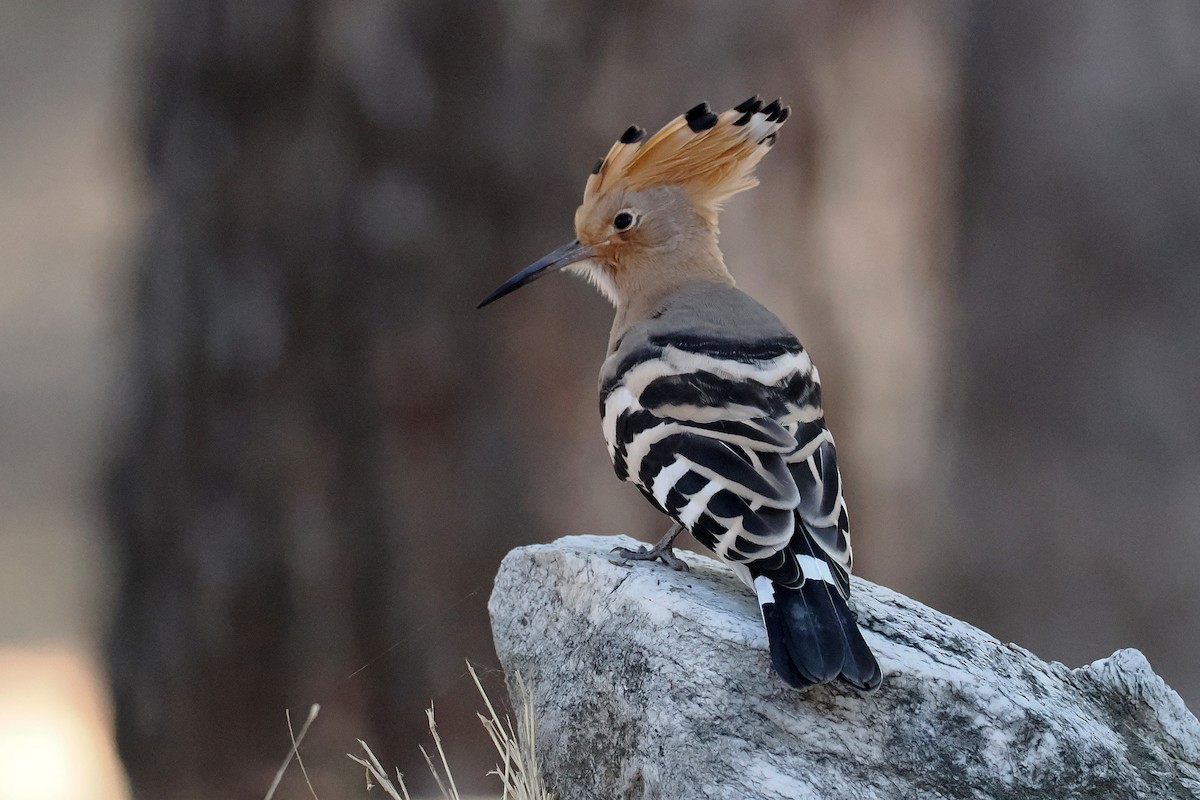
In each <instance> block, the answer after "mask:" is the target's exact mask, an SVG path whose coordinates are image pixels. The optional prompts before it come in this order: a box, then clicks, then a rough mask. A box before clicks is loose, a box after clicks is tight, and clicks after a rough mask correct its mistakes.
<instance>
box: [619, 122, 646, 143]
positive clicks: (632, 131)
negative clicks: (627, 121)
mask: <svg viewBox="0 0 1200 800" xmlns="http://www.w3.org/2000/svg"><path fill="white" fill-rule="evenodd" d="M644 138H646V131H645V129H643V128H639V127H638V126H637V125H630V126H629V127H628V128H626V129H625V132H624V133H622V134H621V144H633V143H634V142H640V141H641V140H642V139H644Z"/></svg>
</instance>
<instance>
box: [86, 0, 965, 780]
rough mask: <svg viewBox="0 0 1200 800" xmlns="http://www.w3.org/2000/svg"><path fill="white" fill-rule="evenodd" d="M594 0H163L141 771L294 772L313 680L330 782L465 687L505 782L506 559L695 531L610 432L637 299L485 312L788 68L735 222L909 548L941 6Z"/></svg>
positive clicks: (940, 183)
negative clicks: (546, 542) (615, 316)
mask: <svg viewBox="0 0 1200 800" xmlns="http://www.w3.org/2000/svg"><path fill="white" fill-rule="evenodd" d="M569 7H570V13H569V14H567V13H565V12H563V11H559V10H557V9H556V8H552V7H550V6H545V7H542V6H541V5H539V4H490V3H476V2H466V1H465V0H463V1H460V2H439V3H420V2H418V3H412V4H404V5H401V4H395V3H390V2H384V0H364V1H363V2H357V3H340V2H321V1H319V0H315V1H314V2H298V1H297V2H289V1H288V0H264V1H263V2H253V3H248V2H235V1H234V0H223V1H222V2H211V1H205V0H170V1H169V2H168V0H162V1H161V2H159V3H156V4H154V16H153V24H152V25H151V26H150V27H149V31H148V41H147V47H146V52H145V54H144V62H143V63H142V65H141V66H142V71H141V76H142V88H141V92H140V96H141V106H142V109H141V124H140V140H139V142H140V144H139V146H140V148H141V151H142V152H143V154H144V161H145V165H146V181H147V185H148V193H149V196H150V204H151V214H150V218H149V220H148V221H147V223H146V226H145V233H144V241H143V244H142V247H141V255H140V258H139V260H138V263H137V265H136V272H135V279H134V292H133V302H132V309H131V324H130V332H129V336H128V349H129V353H130V358H129V364H130V367H129V373H128V375H127V376H126V380H125V381H124V382H123V386H124V388H125V390H126V398H125V400H126V402H125V419H124V420H123V425H122V426H121V427H120V435H119V438H118V439H117V440H116V442H115V452H114V456H113V460H112V464H111V467H110V469H109V480H108V498H109V500H108V508H109V517H110V521H111V528H112V531H113V539H114V542H115V544H116V548H117V551H118V561H119V566H120V582H119V588H118V593H117V599H116V609H115V620H114V624H113V628H112V631H111V635H110V640H109V653H110V663H111V668H112V680H113V685H114V693H115V697H116V711H117V730H118V738H119V744H120V749H121V753H122V756H123V758H124V759H125V763H126V765H127V767H128V769H129V772H130V776H131V779H132V782H133V786H134V788H135V791H136V793H137V794H138V795H139V796H141V797H154V798H173V797H188V796H203V797H232V796H240V797H245V796H257V793H259V792H262V791H263V790H264V789H265V787H266V786H267V785H268V783H269V781H270V777H271V774H272V773H273V771H274V769H275V768H276V767H277V765H278V763H279V762H280V760H281V759H282V758H283V756H284V754H285V753H286V750H287V732H286V727H285V723H284V718H283V710H284V708H291V709H292V710H293V717H296V716H297V715H299V716H300V717H302V716H303V712H304V711H305V710H306V709H307V705H308V703H310V702H313V701H317V702H321V703H322V704H323V707H324V711H323V713H322V717H321V718H320V720H319V721H318V723H317V725H316V727H315V729H314V731H313V733H312V734H310V736H309V738H308V740H307V741H306V745H305V748H306V751H305V752H306V754H307V757H306V764H307V765H308V766H309V770H310V773H313V774H314V778H315V780H316V782H317V786H318V790H319V791H321V790H322V787H329V786H338V787H345V786H346V785H347V783H348V781H350V780H353V779H354V778H355V777H356V773H355V771H354V770H353V769H351V766H350V765H349V764H348V763H347V762H345V760H344V757H343V756H342V755H341V754H342V753H344V752H345V751H346V749H348V748H350V747H351V746H352V743H353V740H354V738H355V737H362V738H365V739H367V740H368V741H369V742H371V744H372V746H373V747H374V748H375V749H376V752H377V753H379V755H380V756H381V758H382V759H383V760H384V762H385V763H399V764H400V765H401V767H402V768H404V769H405V771H406V772H411V771H415V770H416V769H417V767H416V764H417V763H418V762H417V755H416V751H415V749H414V748H413V747H412V746H411V745H410V744H409V742H410V741H411V739H412V738H415V737H417V736H419V735H421V732H422V731H423V730H424V723H423V719H422V717H421V709H422V708H423V707H424V706H425V704H426V703H427V702H428V701H429V699H430V698H431V697H432V698H434V699H435V700H436V702H437V704H438V708H439V719H440V721H441V722H442V725H443V729H444V735H445V736H446V738H447V740H448V741H451V742H454V741H455V740H456V739H462V737H463V736H464V735H465V731H466V728H465V727H464V726H470V728H471V729H472V730H474V731H475V732H474V733H473V734H471V737H472V738H469V739H465V740H463V742H464V743H463V746H462V748H460V749H461V750H462V751H463V752H464V753H465V755H466V761H465V764H466V766H465V767H464V768H463V774H465V775H468V776H472V775H480V776H481V775H482V773H483V772H484V770H485V769H486V768H487V767H489V766H490V764H491V763H492V762H491V758H492V757H491V756H490V755H488V754H487V753H486V744H485V742H484V739H483V737H482V735H480V734H479V732H478V731H477V730H476V726H475V721H474V718H473V714H472V713H471V709H473V707H474V705H475V701H474V699H473V697H472V690H471V689H470V685H469V682H468V681H467V680H466V679H465V677H464V674H463V673H464V669H463V659H464V657H471V658H472V659H474V660H476V661H484V662H491V661H493V660H494V656H493V655H492V652H491V642H490V636H489V634H488V629H487V617H486V612H485V608H484V604H485V601H486V597H487V592H488V589H489V588H490V578H491V576H492V574H493V573H494V571H495V568H496V566H497V564H498V562H499V558H500V556H501V554H502V553H503V552H505V551H506V550H507V549H508V548H510V547H511V546H514V545H516V544H519V543H527V542H530V541H535V540H539V539H547V538H551V537H554V536H557V535H560V534H563V533H574V532H627V533H634V534H638V535H641V536H642V537H643V538H645V539H650V538H653V537H654V536H656V535H658V534H659V533H660V532H661V530H660V529H661V528H662V521H661V520H660V519H658V518H657V517H656V516H655V515H654V513H653V512H652V511H651V510H650V509H649V507H648V505H646V504H645V503H644V501H643V500H642V499H641V498H640V497H639V496H638V495H637V493H636V492H634V491H633V490H631V489H630V488H629V487H627V486H623V485H621V484H619V483H618V482H617V481H616V479H615V478H614V477H613V476H612V474H611V470H610V467H609V464H608V460H607V455H606V453H605V451H604V446H603V441H602V439H601V436H600V433H599V427H598V420H597V416H596V410H595V394H594V392H595V375H596V371H597V369H598V368H599V365H600V361H601V360H602V358H603V349H604V342H605V338H606V337H605V334H606V330H607V326H608V321H609V318H610V317H609V315H610V312H609V310H608V309H607V308H606V307H605V305H604V304H603V302H602V301H601V300H599V299H598V298H596V297H595V296H593V294H592V292H591V290H590V289H588V288H587V287H585V286H583V285H582V284H581V283H579V282H573V281H569V280H566V279H561V280H552V281H546V282H545V283H542V284H539V285H538V286H537V288H536V289H530V290H527V291H526V292H523V293H521V295H519V296H517V297H515V298H513V299H510V300H506V301H505V303H504V304H502V305H500V306H497V307H495V308H489V309H488V310H487V312H486V313H476V312H474V310H473V307H474V304H475V302H476V301H477V300H478V299H479V298H480V297H481V296H482V295H483V294H485V293H486V291H487V290H489V289H490V288H492V287H493V286H494V285H495V284H496V283H498V282H499V281H500V280H502V279H503V278H505V277H507V276H508V275H509V274H511V273H512V272H513V271H515V270H516V269H517V268H519V267H521V266H523V265H524V264H526V263H528V262H530V261H532V260H533V259H534V258H536V257H537V256H539V255H541V254H542V253H543V252H545V251H547V250H549V249H550V248H551V247H553V246H555V245H557V244H559V243H561V242H562V241H565V240H566V239H568V238H569V237H570V236H571V235H572V230H571V219H572V213H573V211H574V208H575V206H576V204H577V202H578V199H579V196H580V193H581V191H582V186H583V179H584V178H585V177H586V174H587V170H588V168H589V167H590V166H591V164H592V162H593V161H594V160H595V158H596V157H597V156H598V155H600V154H602V153H603V152H604V151H605V149H606V148H607V147H608V145H609V144H610V143H611V141H612V139H613V138H614V137H615V136H616V135H618V134H619V133H620V131H621V130H622V129H623V128H624V127H625V126H627V125H628V124H629V123H631V122H639V123H641V124H643V125H645V126H647V127H653V126H657V125H659V124H661V123H663V122H665V121H666V120H667V119H668V118H670V117H671V116H673V115H675V114H677V113H679V112H681V111H682V110H684V109H686V108H688V107H689V106H691V105H693V104H694V103H695V102H697V101H698V100H700V99H704V98H707V99H709V100H711V101H713V102H714V103H717V104H731V103H736V102H738V101H740V100H741V99H743V97H744V96H745V95H747V94H750V93H752V92H754V91H756V90H758V91H763V92H771V93H772V94H774V93H775V92H778V93H780V94H783V95H785V97H786V98H787V99H788V100H789V101H790V102H791V103H792V105H793V108H794V110H795V111H796V113H795V115H794V116H793V118H792V119H793V121H791V122H789V125H788V129H787V136H786V137H784V138H781V143H780V147H779V148H777V150H776V151H775V152H774V153H773V154H772V156H771V158H772V162H771V166H770V167H768V168H766V169H764V171H763V183H764V187H763V189H761V190H759V191H758V192H757V193H755V194H754V195H753V197H752V198H751V197H747V198H745V199H744V200H739V201H738V203H735V204H734V206H733V207H732V208H731V209H730V212H729V214H728V215H727V217H726V230H727V231H728V232H729V236H728V239H727V242H726V244H727V248H726V250H727V253H728V255H729V260H730V263H731V266H732V268H733V270H734V272H735V274H737V275H738V276H739V277H740V278H742V279H743V285H745V286H746V287H747V288H748V289H749V290H750V291H751V292H752V293H755V294H758V295H759V296H762V297H763V298H764V299H766V300H767V301H768V304H769V305H771V306H772V307H773V308H775V309H776V310H777V311H779V313H780V314H781V315H782V316H784V318H785V319H787V320H788V321H789V322H791V323H792V324H793V325H794V327H795V328H796V329H797V331H798V332H799V333H800V335H801V337H802V338H803V339H804V341H805V342H806V343H807V344H808V346H809V348H810V349H811V350H813V351H814V352H815V353H816V354H817V358H818V359H819V363H820V364H821V369H822V375H823V377H824V378H825V382H826V386H827V387H828V389H827V392H828V397H829V399H830V402H831V405H832V408H831V410H830V414H831V418H832V419H833V420H834V424H835V426H836V431H837V432H838V437H839V442H840V443H841V445H842V447H843V449H844V451H845V453H846V459H845V460H846V471H847V474H848V476H849V479H850V481H851V485H852V486H853V487H854V488H853V489H852V493H853V499H855V500H857V501H858V503H859V504H858V505H857V506H856V509H858V510H856V512H855V514H856V517H855V521H856V532H857V533H858V538H857V539H856V543H859V542H868V541H872V540H874V541H883V540H884V539H885V536H886V538H888V539H894V538H895V537H900V538H899V541H903V540H904V539H903V536H904V529H905V525H907V524H911V523H910V522H906V521H905V519H906V518H905V517H904V514H894V513H893V511H892V510H891V509H892V508H894V507H896V506H898V505H900V503H899V499H901V498H902V497H903V495H904V493H905V492H906V491H907V490H908V487H909V486H910V485H911V484H912V483H913V482H919V481H920V479H921V476H922V475H923V470H925V462H926V455H925V451H924V450H923V449H922V448H921V446H920V445H921V443H922V442H923V441H926V440H925V439H923V438H922V435H921V432H922V431H925V430H927V429H929V428H930V427H932V423H933V417H932V414H933V412H932V411H931V410H929V409H930V408H931V407H930V406H928V405H927V404H925V403H924V402H923V400H924V393H926V392H927V391H928V386H929V384H928V383H927V382H923V381H924V377H928V378H929V379H930V380H933V381H934V382H935V383H936V368H935V364H936V357H935V356H931V355H930V354H931V353H936V351H935V350H934V349H933V346H934V343H935V342H936V341H937V340H938V338H939V331H940V322H939V320H940V317H939V314H940V299H939V298H940V286H941V280H942V279H941V277H940V273H939V271H938V270H937V269H932V270H930V269H929V266H928V265H929V264H930V263H931V262H933V263H935V265H936V263H937V262H938V260H939V258H940V250H941V245H940V243H941V242H942V241H943V240H944V238H945V231H944V227H941V226H942V225H944V218H945V217H944V215H943V214H942V213H941V212H942V210H944V207H945V204H946V203H945V196H946V192H945V173H946V170H945V163H946V162H945V159H946V158H947V157H948V155H947V153H948V150H947V148H945V147H944V145H945V144H946V142H945V140H946V138H947V137H946V133H945V131H946V129H947V126H946V124H945V123H946V119H947V109H948V106H949V104H948V100H947V98H948V97H949V96H950V92H949V91H948V87H947V83H946V74H947V69H946V58H945V44H944V41H943V39H942V33H941V29H940V23H939V22H938V19H937V14H938V9H939V8H940V6H936V5H928V6H921V7H917V6H915V5H912V6H897V5H894V4H885V3H854V4H840V3H839V4H833V3H822V4H811V5H803V6H801V5H796V4H792V3H777V4H772V5H770V6H765V7H763V8H762V9H759V13H757V14H755V15H750V14H747V13H746V12H745V10H744V9H741V8H739V7H736V6H735V5H733V4H728V5H726V4H712V5H711V7H708V8H706V9H705V13H703V14H700V13H695V12H694V10H690V9H688V8H685V7H682V6H677V5H674V4H669V3H630V4H621V5H619V7H618V8H617V9H616V10H617V11H619V12H620V13H614V8H613V6H612V4H609V3H600V2H598V1H595V2H593V1H590V0H589V1H587V2H585V1H584V0H579V1H578V2H575V3H572V4H570V5H569ZM664 31H670V32H671V33H670V35H669V36H665V35H664V34H663V32H664ZM881 76H886V81H885V86H886V89H884V90H880V89H876V90H874V91H869V89H870V87H872V86H875V84H876V83H877V82H878V80H879V79H880V77H881ZM914 109H916V110H918V111H919V113H913V110H914ZM846 130H850V131H851V132H852V135H851V136H849V137H843V133H844V132H845V131H846ZM864 157H867V160H866V161H862V160H861V159H862V158H864ZM864 165H869V169H868V168H866V167H865V166H864ZM880 175H882V176H883V178H882V179H878V177H877V176H880ZM881 197H882V198H886V200H887V202H881ZM896 198H912V199H913V202H912V203H911V205H908V204H904V203H901V204H900V207H899V208H895V207H893V206H892V204H891V203H892V201H893V200H895V199H896ZM739 204H740V205H739ZM846 218H851V219H853V220H854V221H855V223H856V224H855V225H852V226H850V227H846V225H845V224H844V219H846ZM914 226H915V228H914ZM880 275H883V276H885V277H884V279H883V280H879V276H880ZM864 285H866V286H867V287H868V289H867V294H868V299H867V300H866V301H865V305H866V308H867V310H868V313H866V314H864V313H863V310H862V307H863V304H864V301H863V300H862V292H861V291H860V290H861V288H862V286H864ZM856 287H858V288H856ZM889 287H890V288H889ZM913 287H915V288H913ZM872 326H874V329H877V330H880V331H881V334H882V335H877V336H876V337H867V336H866V335H865V334H866V332H867V331H868V330H870V329H872ZM860 345H861V347H860ZM864 347H865V348H867V349H866V350H863V349H862V348H864ZM881 364H882V365H883V366H884V367H885V368H886V370H887V371H886V372H885V373H884V374H883V375H882V376H881V375H879V374H878V373H877V369H878V368H879V367H880V365H881ZM908 367H911V370H910V369H908ZM887 375H893V376H895V377H896V380H894V381H892V380H890V379H888V378H887V377H886V376H887ZM897 403H898V405H897ZM881 415H882V416H881ZM882 422H886V424H881V423H882ZM876 434H878V436H880V437H882V438H881V439H880V440H876V439H875V438H871V439H870V440H868V439H867V438H866V436H868V435H871V436H872V437H874V436H875V435H876ZM868 453H870V454H871V456H870V457H868V456H867V454H868ZM889 464H890V465H893V467H894V465H896V464H902V465H904V466H905V467H907V469H905V470H897V469H894V468H892V467H888V466H887V465H889ZM905 508H906V509H909V508H911V505H906V506H905ZM884 520H886V521H887V522H888V528H887V529H886V530H883V531H882V533H881V534H879V535H876V533H875V532H874V531H875V530H877V529H878V528H880V527H881V525H875V524H873V521H879V522H880V523H882V522H883V521H884ZM861 552H862V554H863V557H862V559H861V560H862V562H863V563H864V564H865V565H866V566H867V569H866V570H865V571H866V572H867V574H873V573H872V571H871V569H870V566H871V563H872V560H871V557H870V556H869V555H868V554H869V553H870V547H869V546H867V547H864V548H863V549H862V550H861ZM877 563H878V564H879V565H880V566H879V569H881V570H883V569H885V568H886V569H890V570H892V574H911V572H912V569H911V563H912V559H911V558H910V559H909V562H908V564H909V566H908V567H906V566H905V564H904V562H903V559H899V558H898V559H885V558H880V559H879V560H878V562H877ZM885 565H886V567H885ZM906 570H907V573H906ZM901 588H903V586H902V587H901ZM364 665H366V667H365V668H364V669H362V670H361V671H358V670H359V668H360V667H363V666H364ZM402 745H403V746H402ZM410 768H411V769H410ZM466 780H468V781H469V777H468V778H467V779H466ZM335 781H337V783H335ZM464 782H466V781H464ZM460 785H462V784H461V783H460ZM324 794H327V795H329V796H336V795H340V794H345V790H344V788H337V789H329V788H326V789H325V790H324Z"/></svg>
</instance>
